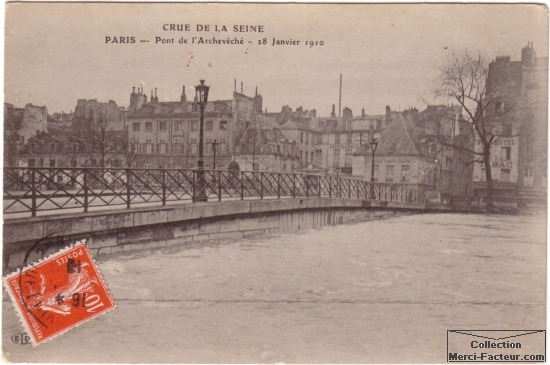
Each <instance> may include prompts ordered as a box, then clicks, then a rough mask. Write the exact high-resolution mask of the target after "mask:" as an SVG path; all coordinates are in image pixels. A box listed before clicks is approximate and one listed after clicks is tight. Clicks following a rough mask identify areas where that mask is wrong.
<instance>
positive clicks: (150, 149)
mask: <svg viewBox="0 0 550 365" xmlns="http://www.w3.org/2000/svg"><path fill="white" fill-rule="evenodd" d="M145 146H146V147H145V153H148V154H151V153H153V141H152V140H150V139H147V140H145Z"/></svg>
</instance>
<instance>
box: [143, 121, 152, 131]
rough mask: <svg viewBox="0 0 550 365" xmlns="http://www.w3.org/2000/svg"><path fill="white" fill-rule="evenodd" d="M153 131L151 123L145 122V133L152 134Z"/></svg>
mask: <svg viewBox="0 0 550 365" xmlns="http://www.w3.org/2000/svg"><path fill="white" fill-rule="evenodd" d="M152 131H153V123H152V122H146V123H145V132H152Z"/></svg>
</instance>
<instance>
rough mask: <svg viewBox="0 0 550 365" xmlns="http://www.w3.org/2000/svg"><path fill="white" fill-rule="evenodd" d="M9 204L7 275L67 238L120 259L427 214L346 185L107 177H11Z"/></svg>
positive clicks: (13, 173) (263, 175)
mask: <svg viewBox="0 0 550 365" xmlns="http://www.w3.org/2000/svg"><path fill="white" fill-rule="evenodd" d="M201 196H206V197H207V198H208V202H203V201H201V200H203V199H200V197H201ZM3 204H4V205H3V212H4V237H3V238H4V251H3V252H4V257H3V270H4V272H5V271H6V270H8V269H10V270H11V269H13V268H16V267H18V266H20V265H22V264H23V262H24V261H25V256H28V255H27V254H28V250H29V249H33V250H35V251H36V252H35V253H36V255H35V256H36V257H33V256H32V255H30V256H29V257H27V260H31V259H32V260H34V259H40V258H42V257H44V256H47V255H48V254H49V253H50V252H52V251H53V252H55V250H57V249H58V248H59V247H62V246H66V245H67V244H69V243H70V242H68V241H67V239H68V238H70V240H75V239H81V238H86V239H87V240H88V245H89V247H90V248H91V250H92V253H93V254H94V255H100V254H113V253H116V252H120V251H127V250H130V249H132V250H133V249H140V248H151V247H164V248H168V247H169V246H170V245H180V244H183V243H185V242H197V241H203V240H214V239H225V238H235V239H238V238H239V237H244V236H247V235H251V234H261V233H274V232H277V231H282V232H288V231H292V230H296V229H305V228H316V227H321V226H324V225H331V224H339V223H346V222H351V221H363V220H368V219H380V218H381V217H384V216H388V215H394V214H400V213H408V212H419V211H425V210H426V209H427V208H428V206H427V204H426V196H425V193H424V192H423V191H420V190H415V189H411V188H409V187H408V186H406V185H399V184H380V183H371V182H367V181H362V180H356V179H350V178H343V177H334V176H318V175H304V174H292V173H288V174H285V173H273V172H255V171H254V172H253V171H224V170H203V171H202V172H201V171H198V170H179V169H106V168H4V203H3ZM37 243H38V244H39V246H40V245H42V246H44V245H45V246H44V247H39V248H37V247H36V245H37Z"/></svg>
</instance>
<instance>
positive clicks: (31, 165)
mask: <svg viewBox="0 0 550 365" xmlns="http://www.w3.org/2000/svg"><path fill="white" fill-rule="evenodd" d="M29 167H34V158H29Z"/></svg>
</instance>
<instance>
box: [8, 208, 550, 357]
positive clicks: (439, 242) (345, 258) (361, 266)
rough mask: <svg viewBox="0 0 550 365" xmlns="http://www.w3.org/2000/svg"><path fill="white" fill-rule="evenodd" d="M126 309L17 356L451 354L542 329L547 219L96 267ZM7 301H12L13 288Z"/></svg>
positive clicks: (275, 242) (345, 235)
mask: <svg viewBox="0 0 550 365" xmlns="http://www.w3.org/2000/svg"><path fill="white" fill-rule="evenodd" d="M99 268H100V269H101V271H102V274H103V276H104V279H105V281H106V283H107V284H108V286H109V288H110V290H111V292H112V295H113V297H114V299H115V302H116V304H117V308H116V309H115V310H114V311H112V312H109V313H108V314H106V315H104V316H101V317H99V318H96V319H94V320H92V321H90V322H87V323H84V324H83V325H81V326H80V327H78V328H76V329H72V330H71V331H69V332H67V333H66V334H64V335H63V336H61V337H58V338H55V339H54V340H52V341H49V342H47V343H45V344H42V345H40V346H38V347H36V348H32V347H31V346H30V345H29V346H21V345H16V344H13V343H12V341H11V340H10V337H11V335H12V333H16V332H20V331H21V328H22V327H21V326H20V324H19V323H18V322H17V317H16V315H15V311H14V310H13V307H12V305H11V303H10V302H8V301H6V300H4V303H3V320H4V321H3V323H4V324H3V351H4V358H5V359H6V360H8V361H16V362H42V363H48V362H60V361H64V362H97V363H101V362H125V363H131V362H140V363H150V362H154V363H159V362H167V363H182V362H190V363H204V362H209V363H232V362H238V363H275V362H284V363H296V362H297V363H327V362H328V363H342V362H345V363H387V362H398V363H407V362H424V363H433V362H436V363H443V362H445V361H446V352H445V351H446V331H447V330H450V329H465V328H475V329H544V328H545V312H546V311H545V300H546V216H545V215H523V216H484V215H473V214H472V215H466V214H426V215H411V216H402V217H396V218H392V219H388V220H383V221H371V222H365V223H359V224H352V225H339V226H332V227H324V228H322V229H319V230H309V231H301V232H298V233H286V234H278V235H269V236H261V237H254V238H249V239H242V240H238V241H219V242H207V243H202V244H197V245H188V246H182V247H179V248H178V249H176V250H171V251H162V250H157V251H148V252H139V253H134V254H124V253H122V254H120V255H118V256H115V257H111V258H109V259H107V260H105V261H102V262H99ZM4 298H5V296H4Z"/></svg>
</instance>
